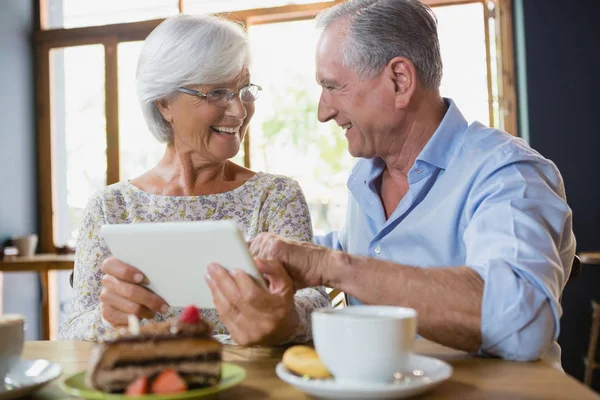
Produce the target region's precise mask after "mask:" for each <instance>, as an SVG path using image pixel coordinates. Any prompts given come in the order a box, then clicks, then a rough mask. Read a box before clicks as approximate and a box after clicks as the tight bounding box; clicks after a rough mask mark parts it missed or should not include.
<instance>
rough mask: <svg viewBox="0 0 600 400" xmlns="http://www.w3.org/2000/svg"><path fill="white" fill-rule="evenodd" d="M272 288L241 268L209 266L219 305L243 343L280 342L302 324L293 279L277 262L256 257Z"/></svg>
mask: <svg viewBox="0 0 600 400" xmlns="http://www.w3.org/2000/svg"><path fill="white" fill-rule="evenodd" d="M255 263H256V266H257V267H258V270H259V271H260V272H261V273H262V274H263V276H264V277H265V280H266V281H267V285H268V289H264V288H262V287H260V286H258V284H257V283H256V281H255V280H254V278H252V277H251V276H250V275H248V274H247V273H245V272H243V271H241V270H234V271H232V272H229V271H227V270H226V269H224V268H223V267H221V266H219V265H217V264H211V265H209V266H208V275H207V276H206V282H207V284H208V287H209V288H210V290H211V292H212V295H213V301H214V304H215V308H216V309H217V312H218V313H219V318H220V319H221V322H223V324H224V325H225V327H226V328H227V330H228V331H229V333H230V335H231V338H232V339H233V340H235V341H236V342H237V343H238V344H240V345H242V346H248V345H253V344H261V345H277V344H281V343H283V342H286V341H288V340H289V339H290V338H292V337H293V335H294V334H295V332H296V328H297V327H298V313H297V312H296V306H295V304H294V293H295V291H294V288H293V285H292V280H291V278H290V277H289V275H288V274H287V273H286V272H285V269H284V268H283V266H282V265H281V264H280V263H278V262H275V261H264V260H255Z"/></svg>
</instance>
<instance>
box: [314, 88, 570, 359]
mask: <svg viewBox="0 0 600 400" xmlns="http://www.w3.org/2000/svg"><path fill="white" fill-rule="evenodd" d="M446 102H447V104H448V106H449V108H448V111H447V112H446V115H445V116H444V119H443V120H442V123H441V124H440V126H439V127H438V128H437V130H436V131H435V133H434V135H433V136H432V138H431V139H430V140H429V142H428V143H427V145H426V146H425V147H424V148H423V150H422V151H421V153H420V154H419V156H418V157H417V159H416V161H415V164H414V165H413V166H412V168H411V169H410V171H409V173H408V183H409V189H408V192H407V193H406V195H405V196H404V198H403V199H402V201H401V202H400V204H398V207H397V208H396V210H395V211H394V212H393V214H392V215H391V216H390V218H389V219H386V217H385V213H384V209H383V207H382V204H381V200H380V198H379V196H378V188H377V183H376V182H377V178H378V177H379V176H380V175H381V173H382V172H383V169H384V163H383V161H382V160H381V159H379V158H374V159H361V160H360V161H358V163H357V165H356V166H355V168H354V169H353V171H352V174H351V176H350V178H349V180H348V189H349V190H350V195H349V204H348V213H347V216H346V220H345V224H344V227H343V228H342V229H341V230H340V231H339V232H334V233H330V234H328V235H326V236H322V237H319V238H315V242H317V243H318V244H321V245H323V246H327V247H331V248H334V249H339V250H343V251H346V252H348V253H350V254H356V255H361V256H369V257H374V258H378V259H382V260H388V261H393V262H395V263H399V264H405V265H411V266H416V267H423V268H436V267H449V266H464V265H466V266H468V267H471V268H473V269H474V270H475V271H477V272H478V273H479V275H480V276H481V278H482V279H483V281H484V294H483V302H482V321H481V332H482V345H481V348H480V354H488V355H496V356H500V357H503V358H505V359H510V360H535V359H539V358H542V359H544V360H546V361H548V362H550V363H551V364H553V365H554V366H555V367H557V368H560V348H559V347H558V344H557V343H556V342H555V340H556V338H557V337H558V333H559V326H560V325H559V319H560V316H561V312H562V310H561V306H560V297H561V292H562V290H563V288H564V286H565V284H566V282H567V279H568V277H569V273H570V270H571V265H572V263H573V257H574V255H575V237H574V235H573V231H572V215H571V210H570V208H569V206H568V205H567V203H566V200H565V189H564V185H563V181H562V178H561V176H560V173H559V171H558V169H557V168H556V166H555V165H554V164H553V163H552V162H551V161H550V160H547V159H545V158H544V157H542V156H541V155H540V154H539V153H537V152H536V151H535V150H533V149H531V148H530V147H529V146H528V145H527V144H526V143H525V142H524V141H523V140H521V139H519V138H515V137H513V136H511V135H509V134H507V133H505V132H502V131H500V130H497V129H493V128H488V127H486V126H484V125H482V124H480V123H478V122H475V123H473V124H471V125H469V124H468V123H467V121H466V120H465V118H464V117H463V115H462V114H461V113H460V111H459V110H458V108H457V107H456V105H455V104H454V102H452V100H449V99H446ZM350 303H351V304H357V303H359V302H358V300H356V299H354V298H350ZM442 306H443V305H440V307H442Z"/></svg>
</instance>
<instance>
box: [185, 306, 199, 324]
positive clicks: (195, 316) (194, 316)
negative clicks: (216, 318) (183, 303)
mask: <svg viewBox="0 0 600 400" xmlns="http://www.w3.org/2000/svg"><path fill="white" fill-rule="evenodd" d="M180 321H181V322H184V323H186V324H195V323H197V322H199V321H200V311H198V309H197V308H196V307H195V306H193V305H191V306H187V307H186V308H184V309H183V311H182V312H181V317H180Z"/></svg>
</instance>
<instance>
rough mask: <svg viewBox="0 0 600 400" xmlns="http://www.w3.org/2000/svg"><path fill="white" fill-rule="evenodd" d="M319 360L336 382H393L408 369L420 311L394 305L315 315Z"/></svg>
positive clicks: (313, 320) (316, 344)
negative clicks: (395, 377) (396, 375)
mask: <svg viewBox="0 0 600 400" xmlns="http://www.w3.org/2000/svg"><path fill="white" fill-rule="evenodd" d="M312 332H313V340H314V344H315V349H316V350H317V353H318V354H319V358H320V359H321V361H322V362H323V364H325V366H326V367H327V369H328V370H329V371H330V372H331V373H332V374H333V376H334V377H335V380H336V381H340V382H344V381H345V382H347V383H351V384H360V383H365V382H381V383H385V382H391V381H393V379H394V374H395V373H396V372H401V371H403V369H405V367H406V366H407V363H408V360H409V357H410V354H411V352H412V350H413V344H414V340H415V336H416V333H417V312H416V311H415V310H413V309H412V308H403V307H391V306H351V307H346V308H341V309H340V308H338V309H332V308H326V309H319V310H316V311H314V312H313V313H312Z"/></svg>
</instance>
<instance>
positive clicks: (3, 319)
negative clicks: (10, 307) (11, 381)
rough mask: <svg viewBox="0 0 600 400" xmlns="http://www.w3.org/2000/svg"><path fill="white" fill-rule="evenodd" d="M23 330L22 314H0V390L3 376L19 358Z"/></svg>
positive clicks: (23, 337) (23, 334)
mask: <svg viewBox="0 0 600 400" xmlns="http://www.w3.org/2000/svg"><path fill="white" fill-rule="evenodd" d="M24 330H25V317H24V316H22V315H18V314H3V315H0V391H1V390H2V389H3V388H4V377H5V376H6V374H7V373H8V371H10V369H11V368H12V367H13V366H15V365H16V364H17V363H18V362H19V360H20V359H21V352H22V351H23V342H24V340H25V332H24Z"/></svg>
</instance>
